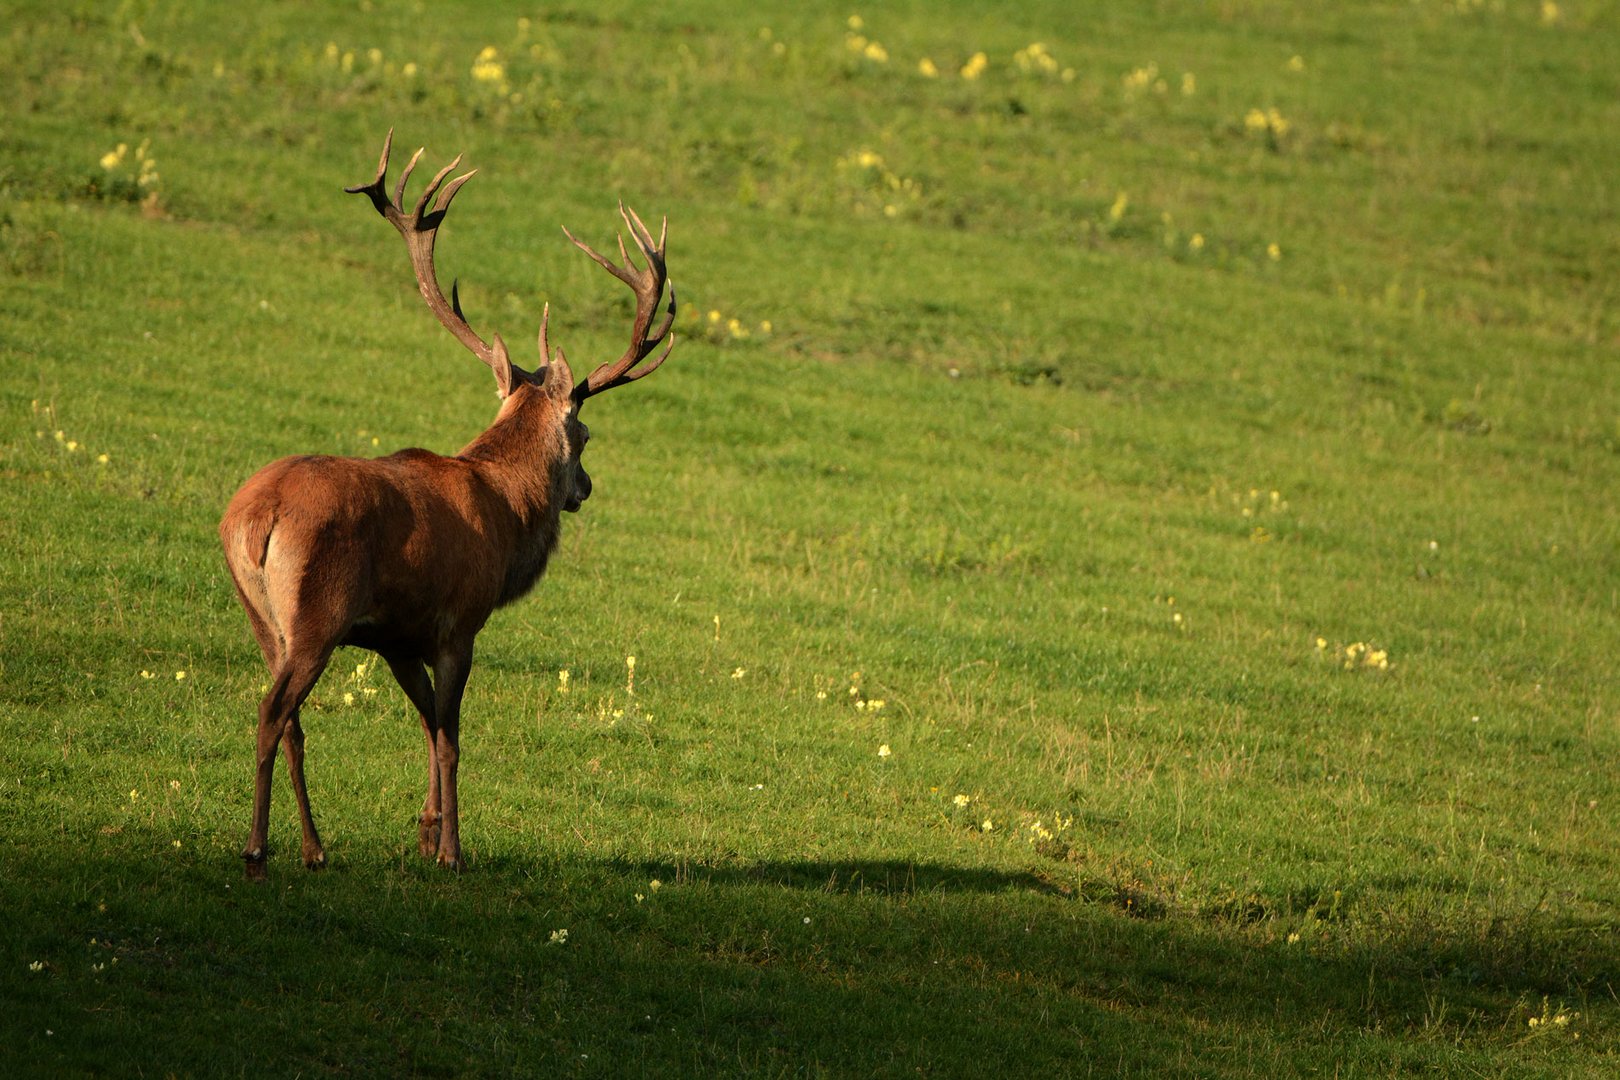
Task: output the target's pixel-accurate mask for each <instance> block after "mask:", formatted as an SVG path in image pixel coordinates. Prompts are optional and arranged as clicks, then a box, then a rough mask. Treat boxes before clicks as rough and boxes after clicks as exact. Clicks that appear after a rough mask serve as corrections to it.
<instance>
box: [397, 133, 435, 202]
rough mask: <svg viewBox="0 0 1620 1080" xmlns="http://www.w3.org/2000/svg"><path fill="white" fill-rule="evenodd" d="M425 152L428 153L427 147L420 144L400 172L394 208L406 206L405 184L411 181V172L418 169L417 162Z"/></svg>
mask: <svg viewBox="0 0 1620 1080" xmlns="http://www.w3.org/2000/svg"><path fill="white" fill-rule="evenodd" d="M425 153H427V147H425V146H418V147H417V148H416V153H414V154H412V155H411V160H409V161H407V162H406V163H405V171H404V172H402V173H400V174H399V183H398V184H396V185H395V186H394V209H395V210H396V211H397V210H400V209H401V208H402V207H404V205H405V185H406V184H407V183H409V182H410V179H411V173H413V172H415V171H416V163H417V162H418V161H421V160H422V155H423V154H425Z"/></svg>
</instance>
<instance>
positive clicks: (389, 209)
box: [343, 129, 676, 512]
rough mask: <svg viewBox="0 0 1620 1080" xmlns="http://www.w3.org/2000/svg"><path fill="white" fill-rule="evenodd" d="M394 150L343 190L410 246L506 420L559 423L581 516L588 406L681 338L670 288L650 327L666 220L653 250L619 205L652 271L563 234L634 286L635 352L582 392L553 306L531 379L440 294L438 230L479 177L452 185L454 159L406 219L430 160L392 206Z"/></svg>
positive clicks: (439, 313)
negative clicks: (557, 342) (483, 368)
mask: <svg viewBox="0 0 1620 1080" xmlns="http://www.w3.org/2000/svg"><path fill="white" fill-rule="evenodd" d="M393 145H394V132H393V130H392V129H390V130H389V132H388V135H387V137H386V138H385V139H384V140H383V149H382V156H381V157H380V158H379V159H378V162H377V175H376V177H375V178H373V179H372V181H371V182H370V183H369V184H358V185H356V186H354V187H348V188H344V189H343V190H344V191H346V192H348V193H349V194H351V195H366V196H369V197H370V199H371V203H372V205H373V206H375V207H376V208H377V212H378V213H380V214H381V215H382V216H383V217H384V218H385V219H387V221H388V223H389V224H391V225H393V226H394V228H395V229H397V230H399V233H400V235H401V236H403V237H404V238H405V246H406V249H407V250H408V251H409V252H410V259H411V267H412V269H413V270H414V271H415V272H416V283H417V286H418V287H419V288H420V289H421V292H422V298H423V299H424V300H426V301H427V305H428V309H429V310H430V311H432V312H433V314H434V316H435V317H436V318H437V319H438V320H439V322H440V323H441V324H443V326H444V328H445V329H447V330H449V331H450V333H451V334H453V335H455V338H456V340H457V341H459V342H461V343H462V345H464V346H466V348H467V349H468V351H469V352H471V353H472V354H473V355H474V356H476V357H478V359H479V360H481V361H483V362H484V363H485V364H486V365H488V366H489V369H490V371H491V372H492V373H494V376H495V392H496V393H497V394H498V395H499V396H500V398H501V400H502V402H503V405H502V410H501V417H505V416H506V415H507V414H508V413H515V412H517V411H518V410H529V409H545V410H546V411H548V412H549V413H550V414H552V415H553V416H554V419H553V421H552V425H551V426H554V427H557V428H559V429H560V430H561V431H562V433H563V437H564V439H565V440H566V444H567V447H568V453H567V459H566V460H567V462H568V464H569V467H568V469H567V470H565V471H566V472H568V473H569V474H570V475H569V477H568V480H569V483H568V486H567V490H566V492H565V495H564V500H563V509H565V510H568V511H570V512H573V511H577V510H578V509H579V508H580V506H581V504H583V503H584V501H585V500H586V499H587V498H589V497H590V494H591V478H590V475H589V474H588V473H586V472H585V468H584V466H583V465H581V464H580V455H581V454H582V453H583V452H584V450H585V444H586V443H587V442H588V441H589V440H590V430H589V429H588V428H586V427H585V425H584V424H583V423H581V422H580V420H579V409H580V406H581V405H583V404H584V403H585V399H586V398H589V397H592V396H594V395H596V394H600V393H602V392H603V391H605V390H610V389H612V388H613V387H616V386H624V385H625V384H627V383H632V382H634V381H635V380H637V379H639V378H641V377H643V376H645V375H650V374H652V373H653V372H654V371H656V370H657V369H658V367H659V365H661V364H662V363H663V362H664V361H665V360H666V359H668V358H669V354H670V352H671V351H672V350H673V349H674V348H675V335H674V334H672V333H671V332H670V331H671V328H672V327H673V326H674V324H675V308H676V299H675V287H674V286H673V285H670V287H669V305H668V307H667V308H666V309H665V311H664V317H663V319H662V320H660V322H659V324H658V326H657V327H656V329H655V328H654V327H653V320H654V318H656V317H657V315H658V308H659V304H660V301H661V300H662V298H663V292H664V285H665V283H666V282H667V281H668V276H669V275H668V271H667V269H666V267H665V263H664V247H665V242H666V240H667V238H668V233H669V221H668V219H665V220H664V222H663V224H662V225H661V227H660V228H659V232H658V241H657V243H654V242H653V238H652V234H651V233H650V232H649V231H648V229H647V226H646V225H644V224H643V223H642V221H641V218H640V217H638V216H637V215H636V212H635V211H634V210H630V209H627V208H626V207H625V205H624V204H623V203H622V202H621V203H620V204H619V216H620V217H621V218H622V219H623V220H624V224H625V227H626V229H628V230H629V232H630V236H631V238H632V239H633V240H634V242H635V245H636V247H637V249H639V250H640V252H641V255H642V257H643V258H644V259H645V260H646V263H647V266H646V268H645V269H642V268H641V267H639V266H637V265H636V263H635V261H634V260H633V259H632V258H631V257H630V255H629V253H628V252H627V251H626V249H625V245H624V236H623V235H622V234H621V235H620V236H619V240H618V242H619V259H620V262H619V263H617V264H616V263H613V262H611V261H609V260H608V259H606V258H604V257H603V256H602V255H600V254H598V253H597V252H596V251H595V250H594V249H592V248H591V247H590V246H589V245H587V244H585V243H584V242H582V241H580V240H578V239H576V238H575V236H574V234H573V233H571V232H569V231H568V230H567V229H566V228H564V229H563V235H565V236H567V237H568V239H569V240H570V241H572V242H573V244H574V245H575V246H576V247H578V248H579V249H580V250H581V251H583V252H585V254H587V255H589V256H590V257H591V259H592V260H594V261H595V262H596V263H597V264H598V265H600V266H601V267H602V268H603V269H605V270H606V271H607V272H608V273H610V274H612V275H613V276H614V277H616V278H618V279H619V280H620V281H622V282H624V283H625V284H626V285H628V286H630V289H631V291H632V292H633V293H634V294H635V298H636V314H635V319H634V321H633V323H632V325H631V331H630V346H629V348H627V349H626V350H625V351H624V354H623V355H622V356H620V357H619V358H618V359H617V360H613V361H610V362H608V363H605V364H602V365H601V366H600V367H598V368H597V369H596V370H595V371H592V372H591V374H590V376H589V377H588V378H587V379H586V380H585V381H584V382H582V383H576V382H575V381H574V373H573V371H572V370H571V369H570V368H569V366H568V360H567V357H565V356H564V355H563V351H562V349H561V348H560V347H559V348H557V349H555V350H553V349H552V347H551V344H550V342H549V341H548V340H547V329H548V327H549V325H550V321H551V305H550V304H547V305H546V306H545V308H544V309H543V310H542V313H541V316H540V333H539V341H538V344H539V353H540V364H539V366H538V367H536V368H535V369H534V370H533V371H532V372H530V371H525V370H523V369H522V368H520V367H518V366H517V365H516V364H514V363H512V359H511V356H510V355H509V354H508V352H507V349H506V343H505V342H504V341H502V340H501V336H500V334H498V333H497V334H492V335H491V340H490V341H488V342H485V341H484V339H483V338H481V337H479V336H478V334H477V333H476V332H475V331H474V330H473V328H472V326H471V325H469V324H468V322H467V319H466V316H465V315H463V314H462V311H461V297H460V295H459V292H458V290H457V288H456V283H455V282H454V281H452V282H451V283H450V299H449V300H448V301H446V300H445V296H444V291H443V290H442V289H441V288H440V287H439V282H438V276H437V273H436V272H435V270H434V268H433V246H434V243H435V241H436V240H437V239H438V235H439V226H440V225H442V224H443V223H444V218H445V215H446V214H448V213H449V210H450V203H451V200H453V199H454V198H455V197H456V193H457V192H458V191H460V190H461V187H462V185H463V184H465V183H466V182H467V181H468V180H471V179H472V177H473V175H474V174H475V173H476V172H477V171H478V170H477V169H473V170H472V171H470V172H467V173H463V174H462V175H461V176H458V177H456V178H455V179H454V180H451V181H450V182H449V183H448V184H445V182H444V180H445V177H447V176H449V175H450V174H451V173H452V172H454V171H455V170H456V166H458V165H460V164H461V157H460V155H457V157H456V158H455V159H454V160H452V161H451V162H450V164H448V165H446V166H445V167H444V168H442V169H440V170H439V171H438V173H437V174H435V175H434V177H433V179H432V180H430V181H428V185H427V187H426V188H424V189H423V190H422V194H421V195H420V196H419V197H418V198H417V200H416V205H415V206H414V207H413V208H412V210H411V211H410V212H409V213H406V212H405V211H404V210H403V209H401V207H402V206H403V205H404V202H405V184H406V182H407V181H409V180H410V177H411V172H412V171H413V170H414V169H415V168H416V163H417V161H419V160H420V159H421V157H422V153H423V151H422V150H420V149H419V150H417V151H416V153H415V154H413V155H412V156H411V160H410V161H409V162H408V163H407V164H406V166H405V170H404V172H402V173H401V174H400V178H399V184H398V186H397V187H396V188H395V191H394V197H393V198H392V199H390V198H389V197H388V194H387V191H386V189H385V187H384V185H385V184H386V182H387V177H388V157H389V153H390V152H391V151H392V149H393ZM441 188H442V190H441ZM435 195H437V196H438V200H437V202H434V201H433V200H434V196H435ZM430 202H433V207H432V209H431V210H429V209H428V204H429V203H430ZM660 344H663V345H664V350H663V352H661V353H659V355H658V357H657V358H656V359H654V360H653V361H652V362H651V363H643V361H645V360H646V359H647V357H648V356H650V355H652V353H653V352H654V351H655V350H656V349H657V348H658V346H659V345H660ZM498 422H499V418H498V420H497V423H498ZM469 449H470V448H469Z"/></svg>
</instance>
